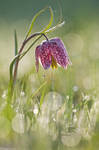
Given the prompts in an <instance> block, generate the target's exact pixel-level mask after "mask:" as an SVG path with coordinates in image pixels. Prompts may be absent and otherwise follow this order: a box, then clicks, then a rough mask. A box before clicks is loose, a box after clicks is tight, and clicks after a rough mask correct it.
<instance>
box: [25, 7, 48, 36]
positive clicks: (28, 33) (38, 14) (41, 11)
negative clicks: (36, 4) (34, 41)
mask: <svg viewBox="0 0 99 150" xmlns="http://www.w3.org/2000/svg"><path fill="white" fill-rule="evenodd" d="M47 8H48V7H45V8H43V9H41V10H40V11H39V12H38V13H36V15H35V16H34V17H33V19H32V22H31V24H30V27H29V29H28V32H27V35H26V38H27V37H28V36H29V35H30V33H31V31H32V28H33V26H34V22H35V21H36V19H37V17H38V16H40V15H41V14H42V13H43V12H44V11H45V10H46V9H47Z"/></svg>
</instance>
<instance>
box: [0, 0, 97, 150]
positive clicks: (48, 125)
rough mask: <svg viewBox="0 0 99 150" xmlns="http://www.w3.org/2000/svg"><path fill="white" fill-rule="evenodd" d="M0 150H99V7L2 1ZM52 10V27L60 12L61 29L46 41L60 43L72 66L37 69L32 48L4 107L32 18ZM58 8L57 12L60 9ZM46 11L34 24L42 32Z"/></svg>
mask: <svg viewBox="0 0 99 150" xmlns="http://www.w3.org/2000/svg"><path fill="white" fill-rule="evenodd" d="M0 3H1V4H0V52H1V55H0V150H1V149H4V150H6V149H9V150H10V149H11V150H12V149H13V150H66V149H67V150H71V149H72V150H98V147H99V15H98V14H99V1H98V0H90V1H88V0H86V1H81V0H80V1H76V0H75V1H74V0H61V1H60V2H58V1H56V0H49V1H48V0H45V1H44V0H42V2H41V1H40V0H36V1H33V0H30V1H26V0H25V1H13V0H10V1H3V0H1V1H0ZM46 5H50V6H51V7H52V8H53V10H54V23H53V25H55V24H56V23H57V22H58V20H59V16H60V11H59V9H60V8H62V11H63V13H62V14H63V19H64V20H65V25H64V26H63V27H62V28H59V29H57V30H56V31H54V32H53V33H49V34H48V37H49V38H52V37H60V38H61V39H62V40H63V42H64V44H65V46H66V48H67V51H68V54H69V56H70V59H71V61H72V66H69V67H68V69H67V70H64V69H62V68H60V67H58V68H57V69H55V70H52V69H51V68H50V69H49V70H47V71H45V70H44V69H43V68H42V67H41V66H40V70H39V72H38V73H36V69H35V57H34V54H35V47H36V45H37V44H39V43H40V42H41V41H42V40H44V38H42V39H41V40H40V41H39V42H37V43H36V44H35V46H34V47H33V48H32V49H31V51H30V52H29V53H28V54H27V56H26V57H25V58H24V59H23V60H22V61H21V62H20V65H19V68H18V79H17V82H16V87H15V92H14V98H13V101H12V102H11V104H9V103H8V102H7V101H6V96H7V88H8V82H9V64H10V62H11V60H12V58H13V57H14V29H16V30H17V35H18V47H20V44H21V42H22V40H23V38H24V35H25V33H26V30H27V28H28V25H29V23H30V21H31V19H32V16H33V15H34V14H35V13H37V12H38V11H39V10H40V9H42V8H43V7H45V6H46ZM59 5H60V6H59ZM48 19H49V13H48V12H47V11H46V12H45V13H44V14H43V15H41V16H40V17H39V18H38V20H37V22H36V23H35V26H34V30H33V31H32V32H36V31H39V30H41V29H42V28H43V27H44V26H45V25H46V24H47V22H48Z"/></svg>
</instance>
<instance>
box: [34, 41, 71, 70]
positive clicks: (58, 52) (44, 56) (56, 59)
mask: <svg viewBox="0 0 99 150" xmlns="http://www.w3.org/2000/svg"><path fill="white" fill-rule="evenodd" d="M35 58H36V69H37V71H38V69H39V59H40V61H41V63H42V66H43V68H44V69H48V68H49V67H50V66H52V68H57V64H59V65H60V66H61V67H63V68H67V66H68V64H71V61H70V59H69V56H68V53H67V51H66V48H65V46H64V44H63V42H62V41H61V40H60V39H59V38H54V39H50V40H48V41H44V42H43V43H42V44H40V45H39V46H37V47H36V51H35Z"/></svg>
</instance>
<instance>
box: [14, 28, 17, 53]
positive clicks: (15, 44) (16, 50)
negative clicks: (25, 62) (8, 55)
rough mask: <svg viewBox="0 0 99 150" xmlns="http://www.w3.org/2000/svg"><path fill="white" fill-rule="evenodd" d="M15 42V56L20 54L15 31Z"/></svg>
mask: <svg viewBox="0 0 99 150" xmlns="http://www.w3.org/2000/svg"><path fill="white" fill-rule="evenodd" d="M14 42H15V56H16V55H17V54H18V40H17V33H16V30H15V31H14Z"/></svg>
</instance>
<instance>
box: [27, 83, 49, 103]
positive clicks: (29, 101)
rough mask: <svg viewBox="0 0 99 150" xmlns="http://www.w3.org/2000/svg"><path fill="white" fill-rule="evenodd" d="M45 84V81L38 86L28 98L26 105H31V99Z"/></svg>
mask: <svg viewBox="0 0 99 150" xmlns="http://www.w3.org/2000/svg"><path fill="white" fill-rule="evenodd" d="M46 84H47V81H45V82H44V83H42V84H41V85H40V87H39V88H38V89H37V90H36V91H35V92H34V93H33V94H32V95H31V96H30V98H29V100H28V104H30V103H31V100H32V98H33V97H34V96H35V95H36V94H37V93H38V92H39V91H40V90H41V89H42V88H43V87H44V86H45V85H46Z"/></svg>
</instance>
